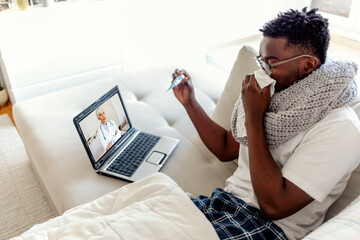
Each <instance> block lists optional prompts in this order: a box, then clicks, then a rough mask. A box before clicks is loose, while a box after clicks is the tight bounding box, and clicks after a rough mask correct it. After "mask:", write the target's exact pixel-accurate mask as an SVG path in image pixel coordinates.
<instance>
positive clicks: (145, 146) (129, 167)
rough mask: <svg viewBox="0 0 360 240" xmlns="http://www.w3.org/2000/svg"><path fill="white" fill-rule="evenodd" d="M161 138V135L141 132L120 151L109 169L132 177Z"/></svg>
mask: <svg viewBox="0 0 360 240" xmlns="http://www.w3.org/2000/svg"><path fill="white" fill-rule="evenodd" d="M159 140H160V137H158V136H154V135H150V134H146V133H143V132H140V133H139V134H138V135H137V136H136V138H135V139H134V140H133V141H132V142H131V143H130V144H129V145H128V146H127V147H126V149H124V151H122V152H121V153H120V155H119V156H118V157H117V158H116V159H115V160H114V161H113V162H112V163H111V165H110V166H109V167H108V168H107V170H108V171H111V172H114V173H118V174H121V175H124V176H127V177H131V176H132V175H133V174H134V172H135V171H136V169H137V168H138V167H139V166H140V164H141V163H142V162H143V161H144V159H145V157H146V155H147V154H148V152H149V151H150V150H151V149H152V148H153V147H154V146H155V144H156V143H157V142H158V141H159Z"/></svg>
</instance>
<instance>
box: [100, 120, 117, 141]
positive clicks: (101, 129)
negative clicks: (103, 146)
mask: <svg viewBox="0 0 360 240" xmlns="http://www.w3.org/2000/svg"><path fill="white" fill-rule="evenodd" d="M106 122H108V123H110V124H111V125H113V126H114V127H115V128H116V126H115V124H113V123H112V122H110V121H106ZM100 131H101V133H102V135H103V138H104V140H105V141H106V138H105V134H104V131H103V128H102V127H101V124H100ZM109 133H110V131H109Z"/></svg>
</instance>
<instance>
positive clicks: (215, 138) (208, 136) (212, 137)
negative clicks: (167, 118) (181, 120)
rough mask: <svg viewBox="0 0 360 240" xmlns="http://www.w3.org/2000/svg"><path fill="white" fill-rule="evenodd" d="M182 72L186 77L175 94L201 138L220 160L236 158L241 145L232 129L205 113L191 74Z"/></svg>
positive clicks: (176, 74)
mask: <svg viewBox="0 0 360 240" xmlns="http://www.w3.org/2000/svg"><path fill="white" fill-rule="evenodd" d="M181 73H182V74H184V75H185V79H184V80H183V82H182V83H181V84H180V85H179V86H177V87H175V88H174V94H175V97H176V98H177V99H178V100H179V101H180V103H181V104H182V105H183V106H184V108H185V110H186V112H187V113H188V115H189V117H190V119H191V121H192V123H193V124H194V126H195V128H196V130H197V132H198V134H199V136H200V138H201V140H202V141H203V142H204V144H205V145H206V147H207V148H208V149H209V150H210V151H211V152H212V153H213V154H214V155H215V156H216V157H217V158H218V159H219V160H220V161H231V160H233V159H236V158H237V157H238V154H239V146H240V145H239V143H238V142H236V140H235V139H234V137H233V136H232V133H231V130H229V131H227V130H226V129H224V128H223V127H221V126H220V125H218V124H217V123H216V122H214V121H213V120H212V119H211V118H210V117H209V116H208V115H207V114H206V113H205V111H204V109H203V108H202V107H201V106H200V104H199V103H198V102H197V100H196V98H195V94H194V89H193V87H192V83H191V81H190V76H189V74H188V73H187V72H186V71H183V72H181ZM178 75H179V71H178V70H177V69H176V70H175V73H174V74H173V79H175V78H176V77H177V76H178Z"/></svg>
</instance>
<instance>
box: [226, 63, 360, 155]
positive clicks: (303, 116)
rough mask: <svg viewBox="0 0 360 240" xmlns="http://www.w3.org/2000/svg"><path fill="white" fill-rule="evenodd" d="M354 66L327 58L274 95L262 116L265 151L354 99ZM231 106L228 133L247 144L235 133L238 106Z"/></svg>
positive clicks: (244, 138)
mask: <svg viewBox="0 0 360 240" xmlns="http://www.w3.org/2000/svg"><path fill="white" fill-rule="evenodd" d="M356 72H357V65H356V63H354V62H351V61H336V60H332V59H327V60H326V62H325V63H324V64H323V65H321V67H320V68H318V69H317V70H315V71H313V72H312V73H311V74H310V75H309V76H307V77H306V78H304V79H302V80H300V81H298V82H296V83H294V84H293V85H291V86H290V87H288V88H286V89H284V90H282V91H280V92H276V93H275V94H274V95H273V96H272V97H271V99H270V103H269V106H268V109H267V112H266V113H265V117H264V127H265V133H266V138H267V143H268V146H269V148H276V147H277V146H279V145H280V144H282V143H283V142H285V141H286V140H288V139H290V138H291V137H293V136H295V135H297V134H299V133H300V132H302V131H304V130H306V129H308V128H310V127H311V126H313V125H314V124H315V123H317V122H319V121H320V120H322V119H323V118H324V117H325V116H326V115H327V114H328V113H329V112H330V111H331V110H332V109H335V108H338V107H342V106H344V105H345V104H347V103H349V102H351V101H352V100H353V99H354V98H355V97H356V96H357V86H356V82H355V79H354V78H355V75H356ZM240 101H242V100H241V95H240V97H239V99H238V101H237V102H236V103H235V106H234V110H233V114H232V120H231V130H232V133H233V136H234V137H235V139H236V141H238V142H239V143H240V144H244V145H247V137H246V136H245V137H238V136H237V135H238V134H237V131H236V123H237V117H238V115H239V111H243V110H239V107H238V106H239V103H240Z"/></svg>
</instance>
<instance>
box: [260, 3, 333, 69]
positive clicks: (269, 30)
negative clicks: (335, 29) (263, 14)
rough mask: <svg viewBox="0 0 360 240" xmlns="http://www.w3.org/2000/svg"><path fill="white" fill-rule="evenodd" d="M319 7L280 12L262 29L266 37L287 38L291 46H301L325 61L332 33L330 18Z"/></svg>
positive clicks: (322, 61)
mask: <svg viewBox="0 0 360 240" xmlns="http://www.w3.org/2000/svg"><path fill="white" fill-rule="evenodd" d="M316 11H317V9H311V10H309V11H307V9H306V7H305V8H303V9H302V11H301V12H300V11H298V10H293V9H290V10H289V11H287V12H283V13H279V14H278V16H277V18H275V19H273V20H271V21H269V22H267V23H265V25H264V26H263V27H262V28H261V29H260V32H262V33H263V36H264V37H271V38H281V37H283V38H286V39H287V42H288V44H289V46H295V47H300V48H301V50H303V51H305V52H307V53H312V54H314V55H315V56H316V57H318V58H319V59H320V61H321V63H325V60H326V52H327V49H328V47H329V40H330V34H329V29H328V25H329V24H328V20H327V19H326V18H324V17H322V16H321V15H320V14H318V13H317V12H316Z"/></svg>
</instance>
